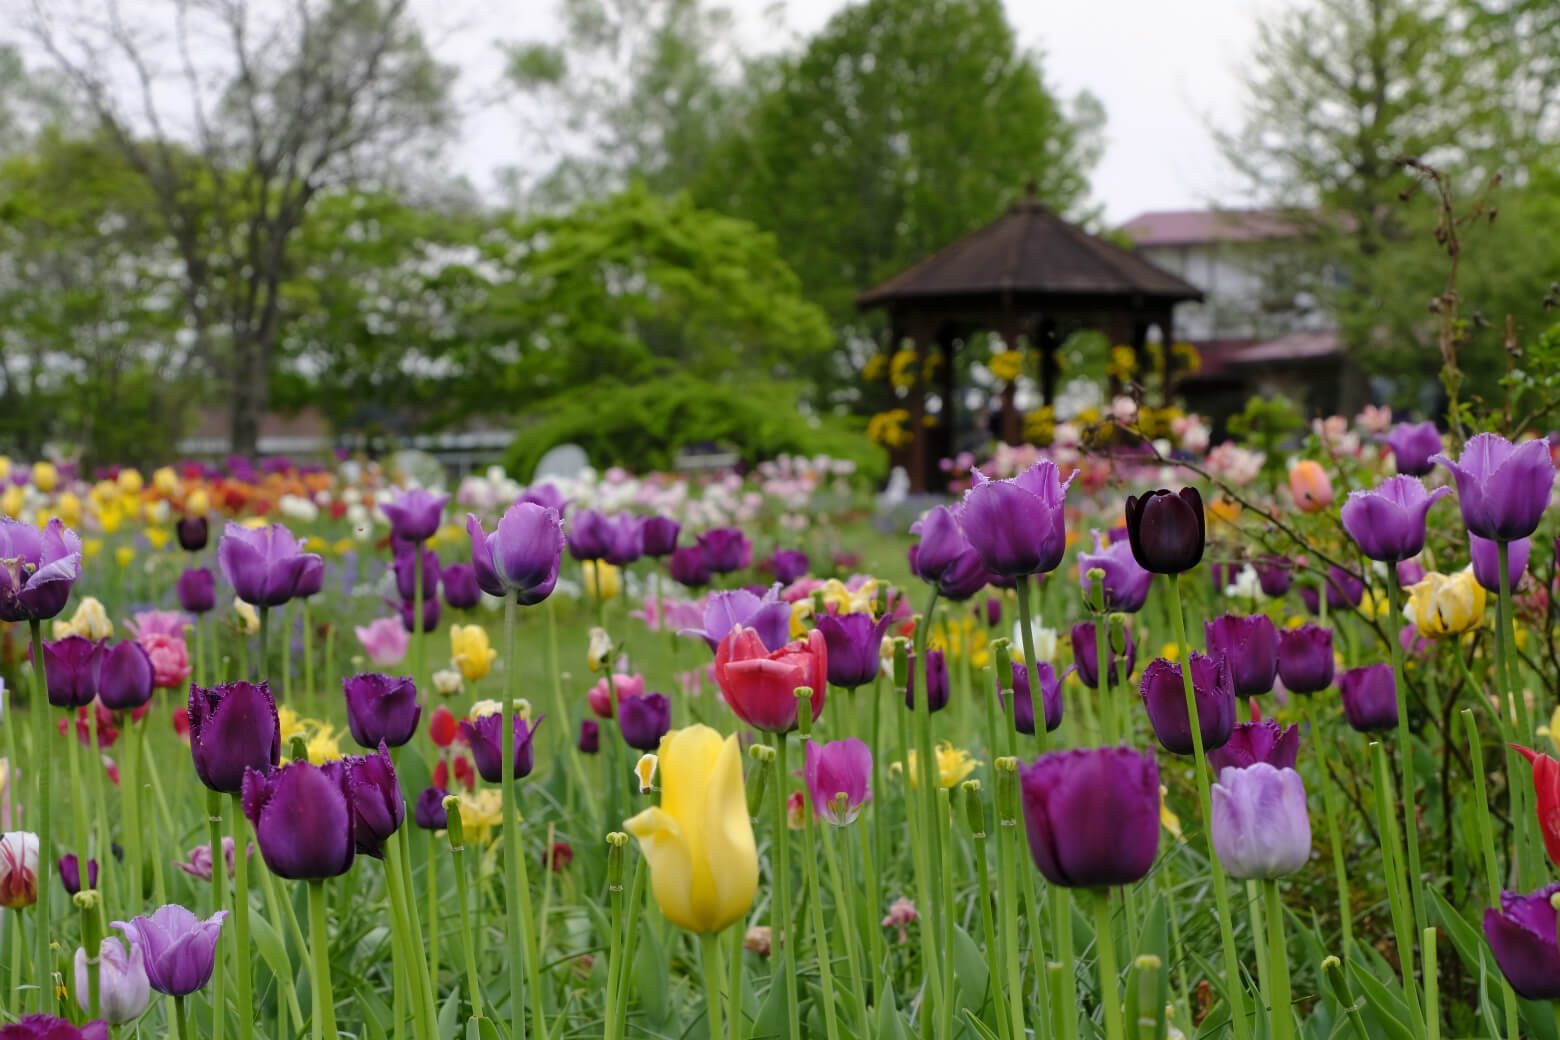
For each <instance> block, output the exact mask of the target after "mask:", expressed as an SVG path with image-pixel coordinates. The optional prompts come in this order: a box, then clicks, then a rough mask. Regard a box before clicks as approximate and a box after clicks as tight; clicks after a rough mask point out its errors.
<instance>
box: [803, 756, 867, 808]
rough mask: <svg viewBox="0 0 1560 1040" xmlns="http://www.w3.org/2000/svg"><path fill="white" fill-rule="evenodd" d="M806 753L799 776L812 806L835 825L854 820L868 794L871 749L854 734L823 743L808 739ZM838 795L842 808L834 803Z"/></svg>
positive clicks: (865, 801)
mask: <svg viewBox="0 0 1560 1040" xmlns="http://www.w3.org/2000/svg"><path fill="white" fill-rule="evenodd" d="M806 756H807V757H806V762H805V764H804V765H803V766H802V779H803V780H804V781H806V783H807V795H808V797H809V798H811V799H812V804H813V810H814V811H815V812H816V813H817V814H818V815H819V816H820V817H821V818H823V819H825V820H827V821H828V822H830V823H832V824H834V826H836V827H843V826H845V825H846V824H848V823H853V822H855V819H856V817H857V816H859V815H860V814H861V807H862V806H863V805H865V804H866V803H867V802H868V801H870V800H871V798H872V750H871V749H870V748H868V747H867V745H866V744H864V743H862V742H861V741H859V740H857V739H856V738H855V737H848V738H846V739H845V740H832V741H830V742H829V743H827V744H819V743H818V742H816V741H812V740H809V741H808V742H807V752H806ZM840 795H844V796H845V805H844V808H843V811H841V809H840V807H839V806H838V804H837V803H838V801H839V796H840Z"/></svg>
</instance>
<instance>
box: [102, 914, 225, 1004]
mask: <svg viewBox="0 0 1560 1040" xmlns="http://www.w3.org/2000/svg"><path fill="white" fill-rule="evenodd" d="M227 915H228V912H227V911H226V910H220V911H218V912H217V913H215V914H212V915H211V916H210V917H208V918H207V919H206V920H204V921H202V920H201V919H200V918H198V917H196V916H195V915H194V914H192V913H190V912H189V911H188V910H186V909H185V908H184V907H182V906H179V905H178V904H176V903H169V904H168V905H166V906H160V907H158V908H157V909H156V910H155V911H153V912H152V915H151V916H150V917H145V916H138V917H135V918H133V919H131V920H129V921H115V922H113V924H114V927H115V928H117V929H119V930H120V931H121V932H124V933H125V937H126V938H127V939H129V940H130V941H131V942H132V943H135V944H137V945H139V946H140V947H141V959H142V963H143V964H145V966H146V978H147V980H148V981H149V982H150V983H151V984H152V988H153V989H155V990H156V991H157V992H159V993H165V994H167V995H168V996H170V997H187V996H189V995H190V994H191V993H194V992H195V991H197V990H199V989H200V988H201V987H202V986H204V985H205V984H206V983H207V981H208V980H210V978H211V969H212V967H213V966H214V965H215V964H216V957H217V940H218V939H220V938H221V937H222V922H223V920H224V919H226V917H227Z"/></svg>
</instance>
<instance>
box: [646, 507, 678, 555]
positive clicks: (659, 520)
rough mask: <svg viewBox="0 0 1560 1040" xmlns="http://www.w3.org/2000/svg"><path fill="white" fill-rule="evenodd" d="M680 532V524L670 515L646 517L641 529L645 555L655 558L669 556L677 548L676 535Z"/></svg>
mask: <svg viewBox="0 0 1560 1040" xmlns="http://www.w3.org/2000/svg"><path fill="white" fill-rule="evenodd" d="M680 534H682V525H681V524H679V523H678V522H677V521H676V520H673V519H672V518H671V517H669V516H652V517H647V518H646V519H645V523H644V530H643V538H644V552H645V555H646V556H649V557H651V558H653V559H657V560H658V559H660V558H661V557H663V556H670V555H671V554H672V553H673V552H674V551H675V550H676V549H677V537H678V535H680Z"/></svg>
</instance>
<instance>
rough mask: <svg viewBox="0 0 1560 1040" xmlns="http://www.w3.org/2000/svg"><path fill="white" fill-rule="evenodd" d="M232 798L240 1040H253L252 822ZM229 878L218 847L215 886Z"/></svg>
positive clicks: (213, 873) (213, 861)
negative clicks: (247, 852) (249, 847)
mask: <svg viewBox="0 0 1560 1040" xmlns="http://www.w3.org/2000/svg"><path fill="white" fill-rule="evenodd" d="M230 798H231V800H232V805H233V821H232V822H233V882H234V885H235V889H234V895H233V934H234V938H235V940H236V945H237V949H238V958H237V962H238V1036H239V1040H250V1038H251V1037H253V1036H254V1035H255V1029H254V1021H253V1019H254V1002H255V998H254V989H253V981H254V980H253V979H252V978H251V975H250V956H249V951H250V945H249V857H248V856H246V855H244V849H245V847H246V846H247V845H248V844H249V840H248V838H249V833H248V832H249V821H248V820H246V819H245V818H244V802H243V798H242V797H241V796H240V795H239V794H237V793H234V794H233V795H231V796H230ZM226 875H227V863H226V857H225V856H224V855H223V853H222V846H221V845H220V844H218V845H217V847H216V848H214V849H212V850H211V877H212V883H213V884H215V883H216V879H217V878H223V879H224V880H225V878H226Z"/></svg>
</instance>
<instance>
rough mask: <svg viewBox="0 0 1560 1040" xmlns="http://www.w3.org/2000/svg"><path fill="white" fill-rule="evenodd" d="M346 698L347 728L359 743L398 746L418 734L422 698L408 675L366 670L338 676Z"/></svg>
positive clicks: (371, 746)
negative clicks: (340, 677)
mask: <svg viewBox="0 0 1560 1040" xmlns="http://www.w3.org/2000/svg"><path fill="white" fill-rule="evenodd" d="M341 691H342V693H343V694H344V695H345V697H346V701H347V728H348V729H350V730H351V731H352V739H353V740H355V741H357V743H358V746H359V747H365V748H376V747H378V746H379V745H380V744H388V745H390V746H391V747H400V746H401V745H402V744H405V743H407V742H408V741H410V740H411V739H412V738H413V737H414V736H416V735H417V723H418V721H419V720H420V719H421V718H422V702H421V701H420V700H418V699H417V685H416V684H415V683H414V682H412V680H411V679H410V678H407V677H404V676H402V677H391V676H388V675H383V674H381V673H379V672H367V673H365V674H363V675H354V676H351V677H350V678H346V679H342V680H341Z"/></svg>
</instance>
